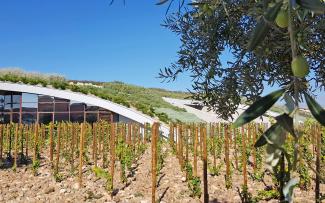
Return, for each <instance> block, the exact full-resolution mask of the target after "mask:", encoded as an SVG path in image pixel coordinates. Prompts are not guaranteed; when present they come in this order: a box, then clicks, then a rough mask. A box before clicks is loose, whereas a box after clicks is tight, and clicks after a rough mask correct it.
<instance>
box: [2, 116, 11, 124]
mask: <svg viewBox="0 0 325 203" xmlns="http://www.w3.org/2000/svg"><path fill="white" fill-rule="evenodd" d="M3 123H10V115H9V114H3Z"/></svg>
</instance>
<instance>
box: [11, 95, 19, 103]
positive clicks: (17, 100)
mask: <svg viewBox="0 0 325 203" xmlns="http://www.w3.org/2000/svg"><path fill="white" fill-rule="evenodd" d="M20 98H21V95H20V93H14V95H12V103H14V104H20Z"/></svg>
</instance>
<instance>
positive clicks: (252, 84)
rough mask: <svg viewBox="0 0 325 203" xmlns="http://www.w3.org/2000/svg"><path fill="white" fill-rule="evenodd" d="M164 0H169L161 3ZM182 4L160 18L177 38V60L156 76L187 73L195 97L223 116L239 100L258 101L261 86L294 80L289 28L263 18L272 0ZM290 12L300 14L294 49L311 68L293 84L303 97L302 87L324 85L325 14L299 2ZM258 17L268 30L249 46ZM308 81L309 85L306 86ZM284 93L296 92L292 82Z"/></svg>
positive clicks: (168, 77)
mask: <svg viewBox="0 0 325 203" xmlns="http://www.w3.org/2000/svg"><path fill="white" fill-rule="evenodd" d="M166 2H169V3H172V2H171V1H162V2H160V3H161V4H162V3H166ZM182 3H183V4H182V5H184V6H183V7H182V8H181V9H178V10H176V11H174V12H173V13H170V14H169V15H167V17H166V19H165V22H164V26H165V27H166V28H168V29H170V30H171V31H172V32H174V33H176V34H177V35H178V36H179V37H180V40H181V46H180V48H179V51H178V59H177V61H176V62H174V63H172V64H171V65H170V66H169V67H166V68H164V69H161V70H160V73H159V77H160V78H162V79H163V80H164V81H168V82H170V81H173V80H175V79H177V77H178V76H179V75H180V74H183V73H184V72H189V73H190V75H191V77H192V80H193V83H192V88H193V92H192V97H193V99H196V100H200V101H203V103H204V105H206V106H208V107H209V108H210V109H212V110H214V111H215V112H216V113H217V114H218V115H219V116H221V117H222V118H224V119H228V118H229V117H231V115H233V114H234V113H235V112H236V110H237V107H238V105H239V104H240V103H241V101H242V100H243V99H244V100H245V101H248V102H253V101H256V100H257V99H259V98H260V95H261V94H262V93H263V91H264V86H265V85H267V86H273V85H275V86H280V87H284V86H287V85H289V84H290V83H292V81H293V76H292V70H291V61H292V50H291V48H290V44H291V42H290V39H289V35H288V30H287V29H286V28H280V27H278V26H277V25H276V24H275V23H274V22H272V20H270V19H268V16H267V11H268V9H270V8H271V7H273V6H274V5H275V4H276V3H277V1H276V0H263V1H262V0H257V1H256V0H224V1H222V0H208V1H204V2H203V1H201V2H197V3H191V2H187V3H185V4H184V2H183V1H182ZM297 3H298V1H297ZM286 6H288V5H287V4H283V5H282V7H286ZM294 12H295V13H296V14H297V16H298V17H297V18H294V21H293V23H294V24H295V25H296V28H297V29H296V30H295V37H296V39H297V41H298V42H299V46H298V47H297V53H298V55H304V56H305V57H306V58H307V60H308V63H309V67H310V72H311V73H310V74H309V77H307V78H299V79H298V80H299V81H300V82H299V83H296V92H298V98H299V99H301V98H302V97H301V96H302V93H303V92H304V91H305V90H308V91H315V90H317V89H318V90H323V89H324V88H325V68H324V64H325V46H324V45H325V37H324V35H325V15H324V14H317V15H316V14H315V13H314V12H310V11H308V10H306V9H305V8H304V7H302V6H299V4H298V5H297V6H296V8H295V10H294ZM261 18H263V19H264V20H265V22H266V23H267V24H268V31H267V33H262V34H265V35H266V36H265V37H263V38H262V39H256V40H257V41H258V42H257V44H258V45H257V46H256V47H255V48H254V49H250V48H249V43H250V40H251V37H252V35H253V30H254V28H255V27H256V24H257V22H258V21H259V20H261ZM298 25H299V26H298ZM263 32H264V31H263ZM260 34H261V33H260ZM257 37H258V36H257ZM228 52H229V56H230V58H231V60H229V61H228V62H227V64H224V63H223V64H222V63H221V58H222V56H223V55H224V54H225V53H228ZM308 82H309V84H310V85H306V84H307V83H308ZM288 94H290V95H293V94H294V88H293V85H292V86H290V87H289V91H288ZM299 101H301V100H299Z"/></svg>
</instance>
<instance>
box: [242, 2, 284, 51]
mask: <svg viewBox="0 0 325 203" xmlns="http://www.w3.org/2000/svg"><path fill="white" fill-rule="evenodd" d="M281 6H282V1H280V2H278V3H276V4H275V5H274V6H273V7H271V8H269V9H268V10H267V12H266V14H265V15H264V16H263V17H262V18H260V20H259V22H258V23H257V24H256V27H255V29H254V31H253V33H252V36H251V38H250V40H249V42H248V45H247V49H248V51H253V50H254V49H255V48H256V46H257V45H258V44H259V43H260V42H261V41H263V39H264V38H265V36H266V34H267V33H268V31H269V30H270V26H269V24H268V22H267V21H270V22H273V21H274V20H275V18H276V16H277V14H278V12H279V10H280V8H281Z"/></svg>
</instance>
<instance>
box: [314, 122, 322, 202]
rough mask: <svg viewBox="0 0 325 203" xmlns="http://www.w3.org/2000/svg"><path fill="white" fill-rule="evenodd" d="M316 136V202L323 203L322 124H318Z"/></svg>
mask: <svg viewBox="0 0 325 203" xmlns="http://www.w3.org/2000/svg"><path fill="white" fill-rule="evenodd" d="M316 131H317V133H315V136H316V140H315V141H316V179H315V202H317V203H321V198H320V157H321V136H322V135H321V132H320V126H317V130H316Z"/></svg>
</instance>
